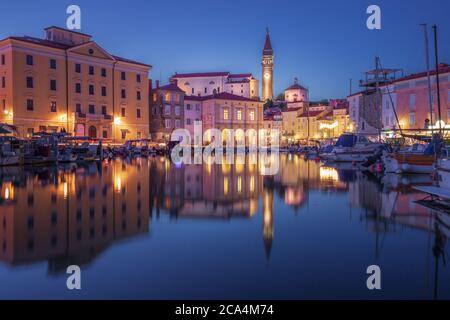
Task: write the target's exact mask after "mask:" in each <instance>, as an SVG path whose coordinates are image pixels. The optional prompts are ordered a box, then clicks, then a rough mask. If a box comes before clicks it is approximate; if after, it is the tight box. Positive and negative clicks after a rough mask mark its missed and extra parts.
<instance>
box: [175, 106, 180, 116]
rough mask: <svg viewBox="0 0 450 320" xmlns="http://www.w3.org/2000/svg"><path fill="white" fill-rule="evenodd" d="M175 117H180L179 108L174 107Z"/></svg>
mask: <svg viewBox="0 0 450 320" xmlns="http://www.w3.org/2000/svg"><path fill="white" fill-rule="evenodd" d="M175 115H176V116H179V115H180V106H175Z"/></svg>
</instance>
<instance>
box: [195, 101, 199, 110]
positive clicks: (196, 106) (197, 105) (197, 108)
mask: <svg viewBox="0 0 450 320" xmlns="http://www.w3.org/2000/svg"><path fill="white" fill-rule="evenodd" d="M195 110H196V111H200V104H198V103H197V104H196V105H195Z"/></svg>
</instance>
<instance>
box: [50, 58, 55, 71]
mask: <svg viewBox="0 0 450 320" xmlns="http://www.w3.org/2000/svg"><path fill="white" fill-rule="evenodd" d="M50 69H56V60H55V59H50Z"/></svg>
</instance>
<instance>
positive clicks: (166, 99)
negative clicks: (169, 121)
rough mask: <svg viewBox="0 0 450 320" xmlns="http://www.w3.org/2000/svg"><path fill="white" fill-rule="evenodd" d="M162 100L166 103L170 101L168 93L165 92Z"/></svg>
mask: <svg viewBox="0 0 450 320" xmlns="http://www.w3.org/2000/svg"><path fill="white" fill-rule="evenodd" d="M164 100H165V101H167V102H169V101H170V93H168V92H167V93H166V94H165V98H164Z"/></svg>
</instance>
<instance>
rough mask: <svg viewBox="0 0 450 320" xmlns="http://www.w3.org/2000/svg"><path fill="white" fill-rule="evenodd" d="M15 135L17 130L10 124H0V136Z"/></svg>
mask: <svg viewBox="0 0 450 320" xmlns="http://www.w3.org/2000/svg"><path fill="white" fill-rule="evenodd" d="M13 133H17V128H16V127H15V126H12V125H10V124H5V123H0V134H13Z"/></svg>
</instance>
